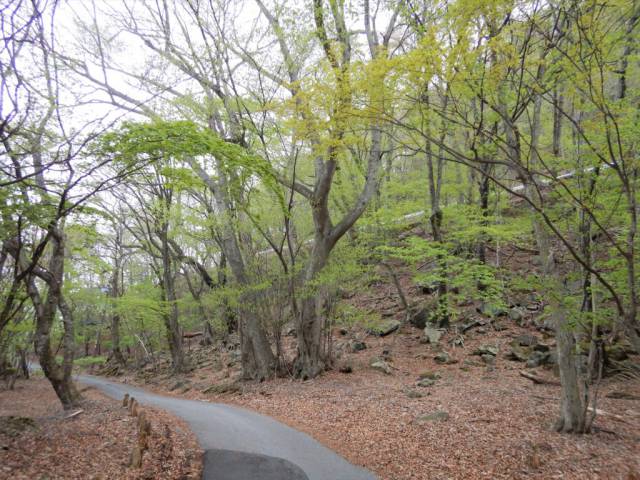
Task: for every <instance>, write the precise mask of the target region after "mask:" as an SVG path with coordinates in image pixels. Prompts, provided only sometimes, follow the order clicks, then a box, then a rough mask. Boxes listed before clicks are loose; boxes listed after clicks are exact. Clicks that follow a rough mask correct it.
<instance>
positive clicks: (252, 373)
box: [190, 160, 277, 380]
mask: <svg viewBox="0 0 640 480" xmlns="http://www.w3.org/2000/svg"><path fill="white" fill-rule="evenodd" d="M190 164H191V166H192V167H193V168H194V170H195V171H196V173H197V174H198V176H199V177H200V178H201V179H202V181H203V182H204V183H205V185H207V187H208V188H209V190H210V191H211V193H212V194H213V198H214V200H215V204H216V207H217V209H218V212H219V214H220V215H222V216H225V215H228V216H229V217H230V219H229V220H228V221H226V222H225V224H224V226H223V228H222V232H221V234H220V247H221V250H222V253H223V255H224V258H225V260H226V261H227V262H228V264H229V267H230V268H231V272H232V273H233V276H234V278H235V280H236V282H238V284H240V285H243V286H246V285H249V283H250V279H249V276H248V274H247V271H246V268H245V264H244V259H243V257H242V251H241V249H240V245H239V243H238V236H237V235H236V234H237V231H236V228H235V225H234V223H233V220H232V218H231V217H233V208H232V202H231V199H230V198H229V195H230V193H229V191H228V188H227V184H226V182H227V180H226V178H225V177H224V175H221V176H220V177H219V179H218V180H217V181H214V180H213V178H212V177H211V176H209V174H208V173H207V172H206V171H205V170H204V169H203V168H202V167H201V166H200V164H199V163H198V162H197V161H195V160H192V161H191V162H190ZM254 300H255V299H254V298H251V297H250V295H245V297H244V298H241V299H240V305H241V308H240V320H239V322H238V325H239V327H240V338H241V342H240V347H241V349H242V374H243V377H244V378H245V379H257V380H263V379H266V378H269V377H270V376H272V375H274V374H275V373H276V369H277V362H276V357H275V356H274V354H273V351H272V350H271V345H270V344H269V339H268V338H267V333H266V330H265V328H264V327H263V325H262V324H261V322H260V319H259V318H258V316H257V315H256V313H255V312H254V311H253V310H252V306H253V305H252V301H254ZM243 305H246V307H244V308H243V307H242V306H243Z"/></svg>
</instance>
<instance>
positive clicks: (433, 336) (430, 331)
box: [422, 326, 442, 345]
mask: <svg viewBox="0 0 640 480" xmlns="http://www.w3.org/2000/svg"><path fill="white" fill-rule="evenodd" d="M441 338H442V330H438V329H437V328H433V327H431V326H427V327H425V328H424V330H423V334H422V340H423V342H424V343H430V344H431V345H436V344H437V343H438V342H439V341H440V339H441Z"/></svg>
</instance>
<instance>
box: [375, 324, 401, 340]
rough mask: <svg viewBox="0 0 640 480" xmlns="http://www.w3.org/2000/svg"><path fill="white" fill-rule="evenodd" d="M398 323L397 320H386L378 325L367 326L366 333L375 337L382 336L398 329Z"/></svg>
mask: <svg viewBox="0 0 640 480" xmlns="http://www.w3.org/2000/svg"><path fill="white" fill-rule="evenodd" d="M400 325H401V323H400V322H399V321H398V320H387V321H386V322H381V323H380V324H379V325H376V326H373V327H370V328H368V329H367V333H369V334H371V335H375V336H377V337H384V336H386V335H389V334H390V333H393V332H395V331H396V330H398V329H399V328H400Z"/></svg>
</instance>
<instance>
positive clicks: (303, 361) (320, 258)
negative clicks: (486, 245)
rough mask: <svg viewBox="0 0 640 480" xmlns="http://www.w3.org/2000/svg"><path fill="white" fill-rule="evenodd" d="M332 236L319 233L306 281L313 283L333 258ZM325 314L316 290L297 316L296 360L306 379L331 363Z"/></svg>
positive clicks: (301, 374)
mask: <svg viewBox="0 0 640 480" xmlns="http://www.w3.org/2000/svg"><path fill="white" fill-rule="evenodd" d="M328 242H329V240H328V239H327V238H326V237H325V238H323V237H322V236H321V235H319V234H318V233H316V238H315V242H314V244H313V249H312V251H311V261H310V263H309V266H308V268H307V270H306V273H305V278H304V280H305V283H306V284H309V283H310V282H311V281H312V280H313V279H314V278H315V277H316V275H317V274H318V273H319V272H320V271H321V270H322V269H323V268H324V267H325V265H326V264H327V262H328V260H329V253H330V248H329V244H328ZM324 326H325V318H324V316H323V315H322V314H321V312H320V294H319V292H318V291H316V292H314V294H313V295H310V296H308V297H306V298H304V299H302V300H301V302H300V308H299V311H298V316H297V318H296V333H297V338H298V354H297V357H296V360H295V363H294V372H295V375H296V376H297V377H299V378H302V379H307V378H314V377H317V376H318V375H319V374H320V373H322V372H323V371H324V370H325V369H326V368H327V366H328V362H329V359H328V358H327V356H326V351H325V349H324V342H323V332H324Z"/></svg>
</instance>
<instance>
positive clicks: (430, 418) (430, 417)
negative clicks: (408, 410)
mask: <svg viewBox="0 0 640 480" xmlns="http://www.w3.org/2000/svg"><path fill="white" fill-rule="evenodd" d="M447 420H449V414H448V413H447V412H444V411H442V410H438V411H435V412H433V413H427V414H425V415H420V416H419V417H417V418H416V422H417V423H418V424H422V423H426V422H444V421H447Z"/></svg>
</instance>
